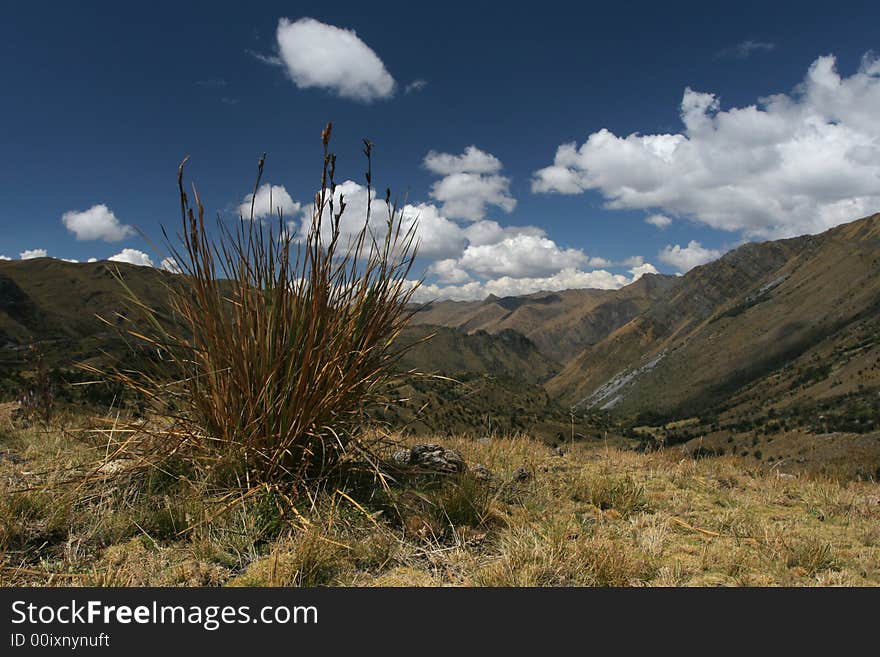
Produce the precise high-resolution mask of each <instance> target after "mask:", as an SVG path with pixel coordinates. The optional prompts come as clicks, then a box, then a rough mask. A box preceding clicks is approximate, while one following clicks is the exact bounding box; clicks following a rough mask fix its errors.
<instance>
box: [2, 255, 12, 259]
mask: <svg viewBox="0 0 880 657" xmlns="http://www.w3.org/2000/svg"><path fill="white" fill-rule="evenodd" d="M0 260H12V258H10V257H9V256H5V255H0Z"/></svg>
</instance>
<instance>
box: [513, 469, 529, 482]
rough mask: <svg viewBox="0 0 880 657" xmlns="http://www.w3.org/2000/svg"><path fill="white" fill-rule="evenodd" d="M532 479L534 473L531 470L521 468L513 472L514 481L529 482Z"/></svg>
mask: <svg viewBox="0 0 880 657" xmlns="http://www.w3.org/2000/svg"><path fill="white" fill-rule="evenodd" d="M531 478H532V473H531V471H530V470H528V469H526V468H524V467H522V466H520V467H518V468H517V469H516V470H514V471H513V480H514V481H528V480H529V479H531Z"/></svg>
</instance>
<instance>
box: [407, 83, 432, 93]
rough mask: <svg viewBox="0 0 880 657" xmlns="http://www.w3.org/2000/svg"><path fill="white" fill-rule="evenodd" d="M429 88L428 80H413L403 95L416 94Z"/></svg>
mask: <svg viewBox="0 0 880 657" xmlns="http://www.w3.org/2000/svg"><path fill="white" fill-rule="evenodd" d="M427 86H428V81H427V80H413V81H412V82H410V83H409V84H408V85H406V87H405V88H404V90H403V93H405V94H411V93H415V92H417V91H421V90H422V89H424V88H425V87H427Z"/></svg>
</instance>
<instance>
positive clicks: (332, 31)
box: [261, 18, 395, 102]
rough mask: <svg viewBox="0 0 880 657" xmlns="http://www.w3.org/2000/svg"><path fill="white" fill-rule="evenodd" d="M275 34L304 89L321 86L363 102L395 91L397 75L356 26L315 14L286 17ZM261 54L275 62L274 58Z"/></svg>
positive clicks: (290, 70)
mask: <svg viewBox="0 0 880 657" xmlns="http://www.w3.org/2000/svg"><path fill="white" fill-rule="evenodd" d="M275 36H276V38H277V40H278V53H279V55H280V60H281V62H282V63H283V64H284V66H285V68H286V70H287V73H288V75H289V76H290V79H291V80H293V82H294V84H296V86H297V87H299V88H300V89H309V88H313V87H318V88H320V89H326V90H328V91H330V92H332V93H335V94H336V95H338V96H340V97H342V98H348V99H350V100H357V101H361V102H370V101H373V100H377V99H380V98H390V97H391V96H393V95H394V88H395V82H394V78H393V77H391V74H390V73H389V72H388V71H387V70H386V69H385V64H383V63H382V60H381V59H379V56H378V55H377V54H376V53H375V52H373V50H372V49H371V48H370V47H369V46H368V45H367V44H366V43H364V42H363V41H362V40H361V39H360V38H359V37H358V36H357V34H356V33H355V31H354V30H348V29H344V28H340V27H336V26H334V25H327V24H326V23H321V22H320V21H316V20H315V19H313V18H300V19H299V20H297V21H294V22H291V21H290V20H288V19H286V18H282V19H281V20H279V21H278V29H277V31H276V33H275ZM261 57H262V58H263V59H264V61H266V60H268V62H267V63H273V64H274V63H275V59H274V58H265V56H261Z"/></svg>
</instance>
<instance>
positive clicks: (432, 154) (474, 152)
mask: <svg viewBox="0 0 880 657" xmlns="http://www.w3.org/2000/svg"><path fill="white" fill-rule="evenodd" d="M424 165H425V168H426V169H427V170H428V171H430V172H431V173H436V174H438V175H440V176H448V175H451V174H453V173H498V172H499V171H501V167H502V166H503V165H502V164H501V160H499V159H498V158H497V157H495V156H494V155H492V154H491V153H487V152H485V151H481V150H480V149H479V148H477V147H476V146H473V145H471V146H468V147H467V148H465V149H464V153H462V154H461V155H452V154H450V153H438V152H437V151H428V154H427V155H425V160H424Z"/></svg>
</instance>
